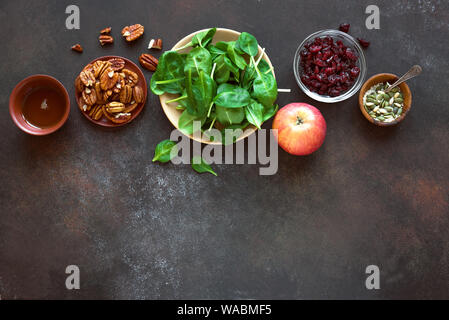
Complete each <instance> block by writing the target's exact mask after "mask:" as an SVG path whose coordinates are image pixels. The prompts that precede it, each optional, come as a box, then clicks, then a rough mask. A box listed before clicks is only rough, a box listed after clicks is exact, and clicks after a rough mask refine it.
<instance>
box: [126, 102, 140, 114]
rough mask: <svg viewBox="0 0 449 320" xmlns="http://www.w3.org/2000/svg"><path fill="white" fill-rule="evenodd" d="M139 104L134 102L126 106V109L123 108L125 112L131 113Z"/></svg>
mask: <svg viewBox="0 0 449 320" xmlns="http://www.w3.org/2000/svg"><path fill="white" fill-rule="evenodd" d="M138 105H139V104H138V103H133V104H131V105H129V106H128V107H126V109H125V110H123V113H130V112H131V111H133V110H134V109H135V108H137V106H138Z"/></svg>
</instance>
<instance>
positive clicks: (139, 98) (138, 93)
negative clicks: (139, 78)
mask: <svg viewBox="0 0 449 320" xmlns="http://www.w3.org/2000/svg"><path fill="white" fill-rule="evenodd" d="M133 97H134V101H135V102H137V103H141V102H143V99H144V95H143V90H142V88H141V87H139V86H135V87H134V89H133Z"/></svg>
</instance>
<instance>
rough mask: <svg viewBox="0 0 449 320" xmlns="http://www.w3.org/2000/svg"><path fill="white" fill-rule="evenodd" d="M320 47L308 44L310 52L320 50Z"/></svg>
mask: <svg viewBox="0 0 449 320" xmlns="http://www.w3.org/2000/svg"><path fill="white" fill-rule="evenodd" d="M321 48H322V46H319V45H315V44H314V45H311V46H310V48H309V50H310V52H312V53H317V52H318V51H320V50H321Z"/></svg>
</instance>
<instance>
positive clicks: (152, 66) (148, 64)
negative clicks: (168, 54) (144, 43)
mask: <svg viewBox="0 0 449 320" xmlns="http://www.w3.org/2000/svg"><path fill="white" fill-rule="evenodd" d="M139 62H140V64H141V65H142V67H144V68H145V69H148V70H150V71H156V68H157V64H158V63H159V61H158V60H157V59H156V58H155V57H153V56H152V55H151V54H148V53H143V54H142V55H141V56H140V57H139Z"/></svg>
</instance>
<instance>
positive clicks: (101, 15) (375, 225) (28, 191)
mask: <svg viewBox="0 0 449 320" xmlns="http://www.w3.org/2000/svg"><path fill="white" fill-rule="evenodd" d="M75 2H76V3H75ZM75 2H74V1H55V0H54V1H24V0H16V1H10V0H8V1H1V2H0V37H1V39H2V46H1V47H2V49H1V50H0V59H1V64H0V74H1V75H2V80H1V84H2V85H1V89H0V102H1V106H2V111H1V113H0V151H1V152H0V181H1V182H0V208H1V209H0V296H1V298H2V299H15V298H19V299H25V298H32V299H38V298H43V299H54V298H61V299H82V298H84V299H85V298H87V299H94V298H99V299H120V298H124V299H171V298H185V299H196V298H198V299H215V298H217V299H221V298H227V299H237V298H243V299H247V298H251V299H252V298H268V299H270V298H273V299H309V298H323V299H328V298H365V299H381V298H383V299H385V298H392V299H402V298H446V299H447V298H449V272H448V271H449V254H448V252H449V241H448V240H449V206H448V202H449V200H448V190H449V183H448V178H449V174H448V167H449V161H448V150H449V139H448V138H449V133H448V120H449V113H448V112H449V111H448V110H449V109H448V106H447V102H448V101H449V93H448V86H447V84H448V82H447V79H448V70H449V63H448V56H449V55H448V54H449V49H448V47H447V35H448V29H449V4H448V3H447V1H429V0H422V1H405V0H402V1H394V2H387V1H381V2H380V3H379V4H378V5H379V7H380V10H381V29H380V30H367V29H366V28H365V19H366V17H367V15H365V13H364V12H365V8H366V6H367V5H369V4H371V3H372V1H365V0H363V1H324V0H319V1H318V0H314V1H299V0H292V1H290V0H288V1H284V0H283V1H268V0H259V1H255V0H249V1H247V0H245V1H243V0H242V1H206V0H198V1H193V0H186V1H143V0H142V1H137V0H134V1H116V0H110V1H81V0H79V1H75ZM72 3H73V4H77V5H78V6H79V7H80V9H81V30H79V31H73V30H67V29H66V28H65V19H66V17H67V15H66V14H65V8H66V6H67V5H69V4H72ZM342 22H349V23H351V25H352V27H351V34H353V35H355V36H361V37H364V38H366V39H368V40H370V41H371V42H372V45H371V47H370V48H369V49H368V50H366V58H367V62H368V76H371V75H373V74H375V73H379V72H392V73H397V74H400V73H403V72H405V71H407V70H408V68H409V67H410V66H411V65H413V64H420V65H422V66H423V68H424V73H423V74H422V76H420V77H419V78H417V79H415V80H412V81H410V83H409V84H410V87H411V89H412V93H413V100H414V101H413V107H412V111H411V113H410V114H409V115H408V116H407V118H406V119H405V121H404V122H403V123H401V124H400V125H398V126H396V127H394V128H379V127H375V126H373V125H372V124H370V123H369V122H368V121H366V120H365V119H364V118H363V116H362V114H361V113H360V111H359V109H358V105H357V97H353V98H351V99H350V100H348V101H346V102H342V103H338V104H335V105H325V104H321V103H317V102H314V101H312V100H310V99H309V98H308V97H306V96H305V94H303V93H302V92H301V91H300V90H299V88H298V87H297V85H296V83H295V80H294V76H293V71H292V60H293V54H294V52H295V50H296V48H297V46H298V45H299V43H300V42H301V41H302V40H303V39H304V38H305V37H306V36H307V35H309V34H310V33H312V32H315V31H317V30H320V29H323V28H336V27H338V25H339V24H340V23H342ZM134 23H141V24H143V25H144V26H145V35H144V37H143V39H141V40H139V41H137V42H136V43H134V44H131V45H128V44H126V43H125V42H124V41H123V40H122V39H121V37H120V36H119V32H120V30H121V28H122V27H123V26H125V25H129V24H134ZM107 26H112V28H113V33H112V34H113V36H114V37H115V40H116V43H115V44H114V45H113V46H110V47H105V48H102V47H101V46H100V45H99V43H98V40H97V38H98V33H99V31H100V29H102V28H104V27H107ZM212 26H220V27H227V28H231V29H235V30H240V31H248V32H250V33H252V34H254V35H255V36H256V37H257V39H258V40H259V41H260V43H261V44H262V45H263V46H264V47H266V48H267V52H268V54H269V56H270V58H271V60H272V62H273V64H274V66H275V68H276V73H277V77H278V83H279V87H282V88H291V89H293V91H292V93H291V94H281V95H280V97H279V99H278V102H279V104H280V105H281V106H282V105H285V104H287V103H288V102H293V101H304V102H309V103H312V104H313V105H315V106H317V107H318V108H319V109H320V110H321V111H322V113H323V115H324V117H325V119H326V121H327V125H328V135H327V139H326V142H325V144H324V146H323V147H322V149H320V150H319V152H317V153H315V154H314V155H312V156H309V157H303V158H298V157H293V156H290V155H288V154H286V153H285V152H283V151H280V152H279V172H278V174H277V175H274V176H266V177H262V176H259V174H258V172H259V166H258V165H215V166H214V168H215V169H216V171H217V173H218V174H219V177H218V178H216V177H213V176H211V175H198V174H196V173H195V172H194V171H193V170H192V169H191V168H190V166H187V165H186V166H174V165H172V164H169V165H158V164H153V163H151V158H152V156H153V151H154V148H155V146H156V144H157V143H158V142H159V141H161V140H163V139H166V138H168V136H169V134H170V132H171V130H172V126H171V124H170V123H169V121H168V120H167V118H166V117H165V115H164V113H163V111H162V109H161V107H160V105H159V101H158V99H157V97H155V96H154V95H152V94H151V95H150V96H149V98H148V102H147V105H146V107H145V110H144V112H143V113H142V114H141V115H140V116H139V117H138V118H137V119H136V120H135V121H134V122H133V123H132V124H130V125H128V126H126V127H123V128H120V129H116V130H108V129H104V128H100V127H98V126H95V125H93V124H92V123H90V122H89V121H87V120H86V119H85V118H84V117H83V116H82V115H81V113H80V112H79V110H78V109H77V106H76V104H75V99H74V88H73V81H74V79H75V77H76V75H77V74H78V73H79V72H80V70H81V69H82V67H83V66H84V65H85V64H86V63H87V62H89V61H90V60H92V59H93V58H95V57H98V56H102V55H109V54H115V55H122V56H125V57H128V58H130V59H132V60H133V61H135V62H137V59H138V56H139V55H140V54H141V53H142V52H147V50H146V45H147V44H148V42H149V40H150V39H151V38H153V37H160V38H162V39H163V41H164V48H170V47H171V46H172V45H173V44H174V43H175V42H176V41H177V40H178V39H180V38H181V37H183V36H184V35H186V34H188V33H191V32H193V31H195V30H198V29H202V28H206V27H212ZM75 43H81V44H82V45H83V46H84V49H85V52H84V53H83V54H82V55H79V54H77V53H74V52H72V51H71V50H70V47H71V46H72V45H73V44H75ZM158 54H159V53H158ZM35 73H44V74H49V75H52V76H55V77H56V78H58V79H59V80H60V81H61V82H62V83H63V84H64V85H65V86H66V88H67V89H68V91H69V94H70V96H71V98H72V110H71V114H70V118H69V120H68V122H67V123H66V125H65V126H64V127H63V128H62V129H61V130H60V131H58V132H57V133H55V134H52V135H50V136H46V137H32V136H29V135H26V134H25V133H22V132H21V131H20V130H19V129H18V128H16V127H15V125H14V124H13V122H12V120H11V119H10V116H9V112H8V99H9V94H10V92H11V90H12V89H13V87H14V86H15V85H16V84H17V83H18V82H19V81H20V80H22V79H23V78H25V77H26V76H28V75H31V74H35ZM145 74H146V75H147V76H148V78H149V77H150V76H151V73H149V72H145ZM270 125H271V121H270V122H269V123H266V124H265V125H264V128H270ZM71 264H75V265H78V266H79V267H80V269H81V290H78V291H68V290H66V288H65V285H64V283H65V279H66V274H65V272H64V271H65V268H66V266H67V265H71ZM370 264H375V265H378V266H379V267H380V270H381V289H380V290H377V291H376V290H373V291H368V290H367V289H365V278H366V275H365V268H366V266H368V265H370Z"/></svg>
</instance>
